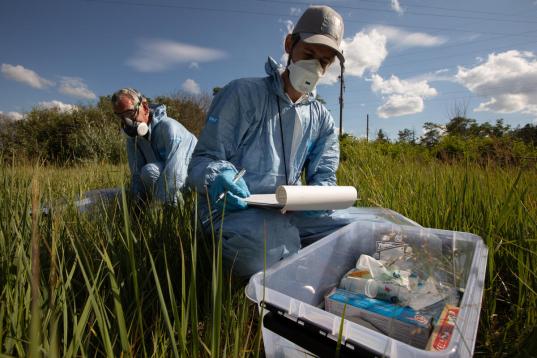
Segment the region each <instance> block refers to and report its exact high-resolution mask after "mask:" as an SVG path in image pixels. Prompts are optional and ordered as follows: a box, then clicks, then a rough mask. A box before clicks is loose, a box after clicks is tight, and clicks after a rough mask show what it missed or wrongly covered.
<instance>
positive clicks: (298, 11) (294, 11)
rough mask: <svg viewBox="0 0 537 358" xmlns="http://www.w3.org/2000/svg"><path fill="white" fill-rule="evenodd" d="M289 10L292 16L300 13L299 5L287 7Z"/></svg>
mask: <svg viewBox="0 0 537 358" xmlns="http://www.w3.org/2000/svg"><path fill="white" fill-rule="evenodd" d="M289 12H290V13H291V15H293V16H300V15H302V10H301V9H300V8H299V7H292V8H291V9H289Z"/></svg>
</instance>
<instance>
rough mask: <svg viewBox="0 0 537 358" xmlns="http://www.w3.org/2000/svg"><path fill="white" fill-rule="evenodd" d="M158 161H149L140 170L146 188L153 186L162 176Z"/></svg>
mask: <svg viewBox="0 0 537 358" xmlns="http://www.w3.org/2000/svg"><path fill="white" fill-rule="evenodd" d="M160 167H161V166H160V165H159V164H158V163H149V164H146V165H144V166H143V167H142V169H141V170H140V178H141V179H142V183H143V184H144V186H145V187H146V188H153V186H154V185H155V183H156V182H157V180H158V178H159V177H160V170H161V168H160Z"/></svg>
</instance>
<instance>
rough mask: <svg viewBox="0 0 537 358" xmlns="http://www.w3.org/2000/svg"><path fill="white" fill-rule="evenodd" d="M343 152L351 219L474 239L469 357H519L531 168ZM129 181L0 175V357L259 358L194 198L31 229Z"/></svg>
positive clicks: (81, 172) (72, 172)
mask: <svg viewBox="0 0 537 358" xmlns="http://www.w3.org/2000/svg"><path fill="white" fill-rule="evenodd" d="M342 148H343V152H344V153H343V154H344V155H343V160H342V163H341V166H340V170H339V173H338V178H339V182H340V184H344V185H355V186H356V187H357V188H358V190H359V193H360V197H361V202H360V205H364V206H383V207H388V208H391V209H394V210H396V211H398V212H400V213H402V214H403V215H405V216H407V217H409V218H411V219H413V220H415V221H417V222H418V223H420V224H422V225H424V226H428V227H435V228H443V229H450V230H461V231H469V232H473V233H476V234H478V235H480V236H481V237H483V239H484V240H485V242H486V244H487V246H488V247H489V262H488V273H487V282H486V287H485V289H484V290H485V292H484V302H483V309H482V312H481V320H480V324H479V332H478V342H477V344H476V353H477V354H481V355H484V356H504V355H506V354H507V353H509V352H522V351H524V350H530V349H531V342H532V339H531V337H533V336H532V335H535V334H536V333H535V332H536V329H535V327H536V326H537V292H536V291H537V289H536V287H537V275H536V273H535V269H536V268H537V235H536V234H537V181H536V179H537V168H535V167H525V168H513V167H510V168H501V167H495V166H488V167H482V166H478V165H475V164H472V163H469V162H458V163H455V164H445V163H440V162H437V161H435V160H432V159H430V158H426V157H422V156H416V155H414V154H405V153H400V154H399V155H397V156H393V155H390V154H386V153H385V152H383V151H382V150H380V149H379V148H378V147H377V146H375V145H371V144H369V145H367V144H365V143H361V142H344V143H343V146H342ZM32 179H34V180H35V181H34V183H36V184H34V200H33V202H34V208H33V209H32V185H31V183H32ZM127 180H128V170H127V169H126V167H124V166H108V165H99V166H97V165H91V166H84V167H78V168H71V169H65V168H64V169H57V168H54V167H44V168H37V169H36V168H33V167H26V166H21V167H2V168H0V218H1V220H0V289H1V292H0V353H1V354H2V355H5V356H25V355H30V354H32V355H40V354H42V355H48V356H52V357H73V356H181V357H184V356H186V357H188V356H192V357H198V356H222V357H224V356H231V357H237V356H239V357H240V356H250V355H256V356H257V355H259V354H261V353H262V352H259V351H260V350H262V348H263V345H262V344H259V342H260V341H259V339H260V330H259V322H258V315H259V312H258V310H257V307H256V306H255V305H253V304H251V303H249V302H248V301H247V299H246V298H245V295H244V291H243V286H242V285H241V283H236V282H234V281H233V280H232V278H230V277H229V276H228V275H227V274H226V273H225V272H224V271H222V268H221V245H220V236H219V233H214V236H204V235H202V234H201V232H200V228H199V225H198V220H197V218H196V215H197V214H196V199H195V196H194V195H187V196H186V203H185V206H184V207H181V208H170V207H163V206H159V205H151V206H149V207H147V208H144V209H143V210H142V209H140V210H137V209H135V208H133V207H132V205H130V204H128V203H127V201H126V198H122V201H123V205H114V206H112V207H109V208H106V210H104V209H105V208H103V210H99V211H98V212H95V213H94V215H81V214H78V213H77V212H76V210H75V209H74V208H73V207H69V206H65V207H58V209H57V210H55V211H53V212H52V213H51V214H49V215H36V209H35V207H36V205H35V203H36V200H37V202H38V203H39V204H40V205H45V204H46V203H50V202H55V201H57V200H58V198H62V197H64V198H66V199H69V200H71V199H73V198H74V197H76V196H77V195H79V194H80V193H83V192H84V191H86V190H89V189H96V188H104V187H113V186H125V185H126V183H127ZM36 187H37V189H38V190H36V189H35V188H36ZM36 193H37V194H38V195H37V194H36ZM36 198H37V199H36ZM69 200H67V202H68V201H69ZM127 207H129V208H130V209H128V210H127V209H126V208H127ZM29 213H33V216H32V215H30V214H29ZM32 238H33V239H34V244H35V242H36V241H37V243H38V244H39V245H38V246H37V247H38V249H39V250H37V253H38V254H39V260H38V262H39V263H36V262H37V261H34V259H36V256H35V255H34V256H32V255H33V252H36V251H32ZM37 265H38V266H39V267H36V266H37ZM34 269H38V270H39V271H38V272H39V275H38V276H36V277H34V279H33V280H32V277H33V276H32V272H34V274H35V272H36V271H32V270H34ZM36 282H37V283H36ZM36 287H38V290H35V288H36ZM32 289H34V291H32ZM36 296H37V297H36ZM32 300H33V302H37V303H38V304H37V305H36V306H34V307H37V309H36V311H37V314H36V313H35V312H34V313H33V314H32ZM36 316H37V317H36Z"/></svg>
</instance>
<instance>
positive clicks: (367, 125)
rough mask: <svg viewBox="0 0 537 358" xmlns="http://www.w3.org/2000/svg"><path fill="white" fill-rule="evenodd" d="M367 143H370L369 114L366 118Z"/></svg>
mask: <svg viewBox="0 0 537 358" xmlns="http://www.w3.org/2000/svg"><path fill="white" fill-rule="evenodd" d="M365 141H366V142H369V113H368V114H367V117H366V127H365Z"/></svg>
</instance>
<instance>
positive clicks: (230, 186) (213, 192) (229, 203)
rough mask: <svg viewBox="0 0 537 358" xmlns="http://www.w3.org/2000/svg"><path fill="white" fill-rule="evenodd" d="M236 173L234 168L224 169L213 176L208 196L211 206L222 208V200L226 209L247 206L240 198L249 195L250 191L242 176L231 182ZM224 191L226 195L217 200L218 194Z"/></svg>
mask: <svg viewBox="0 0 537 358" xmlns="http://www.w3.org/2000/svg"><path fill="white" fill-rule="evenodd" d="M236 174H237V171H236V170H233V169H225V170H223V171H222V172H221V173H220V174H218V176H217V177H216V178H215V180H214V182H213V183H212V184H211V186H210V187H209V196H210V198H211V205H212V207H213V208H216V209H219V210H222V207H223V205H224V201H225V203H226V211H227V210H229V211H237V210H242V209H246V208H247V207H248V204H246V202H245V201H244V200H242V198H246V197H248V196H250V191H249V190H248V186H247V185H246V182H245V181H244V179H243V178H240V179H239V180H237V182H236V183H234V182H233V178H234V177H235V175H236ZM226 191H227V193H226V196H225V197H224V198H222V199H221V200H218V197H219V196H220V194H222V193H224V192H226Z"/></svg>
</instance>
